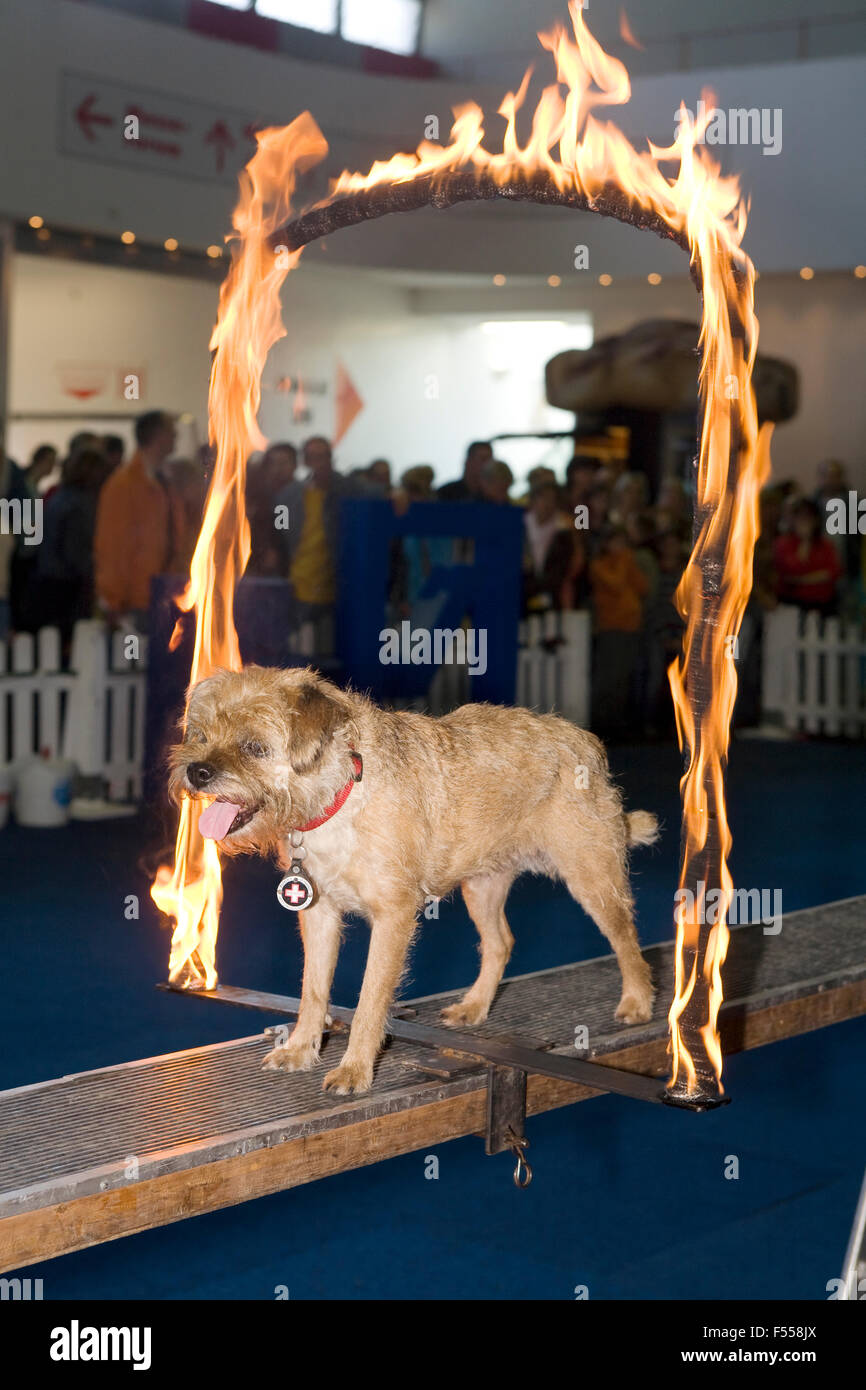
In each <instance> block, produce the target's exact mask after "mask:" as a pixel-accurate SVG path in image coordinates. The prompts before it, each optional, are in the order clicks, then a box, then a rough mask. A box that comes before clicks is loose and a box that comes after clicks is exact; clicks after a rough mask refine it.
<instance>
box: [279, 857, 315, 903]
mask: <svg viewBox="0 0 866 1390" xmlns="http://www.w3.org/2000/svg"><path fill="white" fill-rule="evenodd" d="M315 897H316V890H315V888H314V887H313V884H312V882H311V880H310V879H308V878H307V876H306V874H303V873H301V866H300V864H297V863H296V864H293V865H292V867H291V869H290V870H289V872H288V873H287V874H286V875H285V876H284V877H283V878H281V879H280V881H279V883H278V884H277V902H278V903H279V904H280V905H281V907H285V908H288V910H289V911H290V912H302V911H303V909H304V908H305V907H310V906H311V905H312V903H313V901H314V900H315Z"/></svg>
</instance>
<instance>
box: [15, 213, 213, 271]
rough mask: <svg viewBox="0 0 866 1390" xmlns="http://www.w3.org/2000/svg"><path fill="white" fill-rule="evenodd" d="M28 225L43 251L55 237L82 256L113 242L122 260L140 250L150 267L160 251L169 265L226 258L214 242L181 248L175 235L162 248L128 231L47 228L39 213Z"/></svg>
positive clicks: (33, 215) (136, 253)
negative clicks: (98, 246)
mask: <svg viewBox="0 0 866 1390" xmlns="http://www.w3.org/2000/svg"><path fill="white" fill-rule="evenodd" d="M27 226H28V227H29V228H30V229H31V231H32V232H33V235H34V239H35V241H36V242H37V243H39V244H40V246H41V247H42V248H43V249H45V250H48V249H49V248H50V245H51V243H52V241H54V240H55V238H57V239H59V240H61V241H62V243H63V246H64V249H65V250H67V251H69V250H70V249H71V250H75V249H78V250H80V251H81V252H82V253H87V252H91V251H93V250H95V248H96V246H97V243H99V244H100V245H101V246H103V247H110V246H111V244H112V242H113V243H114V245H115V246H116V247H118V249H121V248H122V250H123V252H124V253H125V257H126V258H127V259H128V260H130V261H131V260H134V259H135V258H136V257H137V255H138V254H139V253H140V252H141V251H145V252H146V253H147V255H148V259H149V260H150V262H151V264H152V261H153V257H154V255H157V256H158V255H159V253H160V252H162V254H163V255H164V257H165V260H166V262H167V263H168V264H170V265H172V264H175V265H176V264H178V263H180V262H181V261H187V262H189V261H191V260H192V261H198V262H199V263H201V262H205V263H207V262H212V263H216V262H218V261H220V260H222V258H223V256H224V255H225V248H224V247H222V246H219V245H217V244H216V243H215V242H214V243H212V244H211V245H210V246H207V247H205V248H204V250H202V249H201V248H200V247H195V246H186V247H182V246H181V243H180V241H179V240H178V238H177V237H174V236H168V237H166V238H165V240H164V241H163V242H162V245H161V247H160V245H159V244H158V243H153V242H139V239H138V237H137V236H136V234H135V232H133V231H132V230H130V229H129V228H125V229H124V230H123V231H122V232H120V233H116V234H114V235H112V234H110V233H109V234H106V233H104V232H100V233H94V232H87V231H84V232H81V231H73V230H71V229H69V228H66V227H63V228H59V227H58V228H55V229H52V228H51V227H49V226H47V225H46V222H45V218H44V217H43V216H42V215H41V214H40V213H33V214H32V215H31V216H30V217H28V219H27ZM118 244H119V245H118Z"/></svg>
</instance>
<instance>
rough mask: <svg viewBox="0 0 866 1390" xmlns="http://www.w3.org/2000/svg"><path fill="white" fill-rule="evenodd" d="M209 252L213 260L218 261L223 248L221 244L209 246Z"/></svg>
mask: <svg viewBox="0 0 866 1390" xmlns="http://www.w3.org/2000/svg"><path fill="white" fill-rule="evenodd" d="M207 253H208V255H209V256H210V258H211V260H212V261H216V260H218V259H219V257H220V256H221V255H222V253H223V249H222V247H221V246H209V247H208V248H207Z"/></svg>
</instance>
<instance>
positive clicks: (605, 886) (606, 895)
mask: <svg viewBox="0 0 866 1390" xmlns="http://www.w3.org/2000/svg"><path fill="white" fill-rule="evenodd" d="M553 858H554V862H555V864H556V866H557V868H558V869H559V872H560V873H561V875H562V877H563V878H564V879H565V883H566V886H567V888H568V891H569V892H570V893H571V896H572V897H573V898H574V899H575V900H576V901H577V902H579V903H580V906H581V907H582V908H583V910H584V912H586V913H588V914H589V916H590V917H591V918H592V920H593V921H594V922H595V925H596V926H597V927H598V929H599V931H600V932H601V933H602V934H603V935H604V936H606V937H607V939H608V941H609V942H610V944H611V946H612V947H613V949H614V952H615V954H616V958H617V961H618V962H619V968H620V974H621V975H622V997H621V999H620V1001H619V1004H618V1005H617V1009H616V1017H617V1018H618V1019H620V1020H621V1021H622V1022H623V1023H646V1022H648V1021H649V1019H650V1018H652V1010H653V997H654V994H655V991H654V989H653V985H652V976H651V974H650V968H649V966H648V965H647V963H646V961H645V960H644V958H643V956H642V955H641V949H640V944H639V942H638V939H637V930H636V928H635V924H634V905H633V903H632V896H631V891H630V889H629V885H628V874H627V870H626V861H625V853H624V851H623V853H622V854H619V853H618V852H617V850H616V848H615V847H614V846H613V845H611V846H609V847H608V848H601V847H600V846H599V845H598V844H594V845H593V847H592V852H591V853H588V852H586V853H583V854H581V853H580V851H575V849H574V848H573V847H572V848H571V849H570V850H569V851H568V852H567V853H564V854H561V855H557V854H555V853H554V854H553Z"/></svg>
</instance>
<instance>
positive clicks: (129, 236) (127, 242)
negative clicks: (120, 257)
mask: <svg viewBox="0 0 866 1390" xmlns="http://www.w3.org/2000/svg"><path fill="white" fill-rule="evenodd" d="M120 240H121V241H122V242H123V244H124V246H131V245H132V244H133V242H134V241H135V232H121V233H120Z"/></svg>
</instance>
